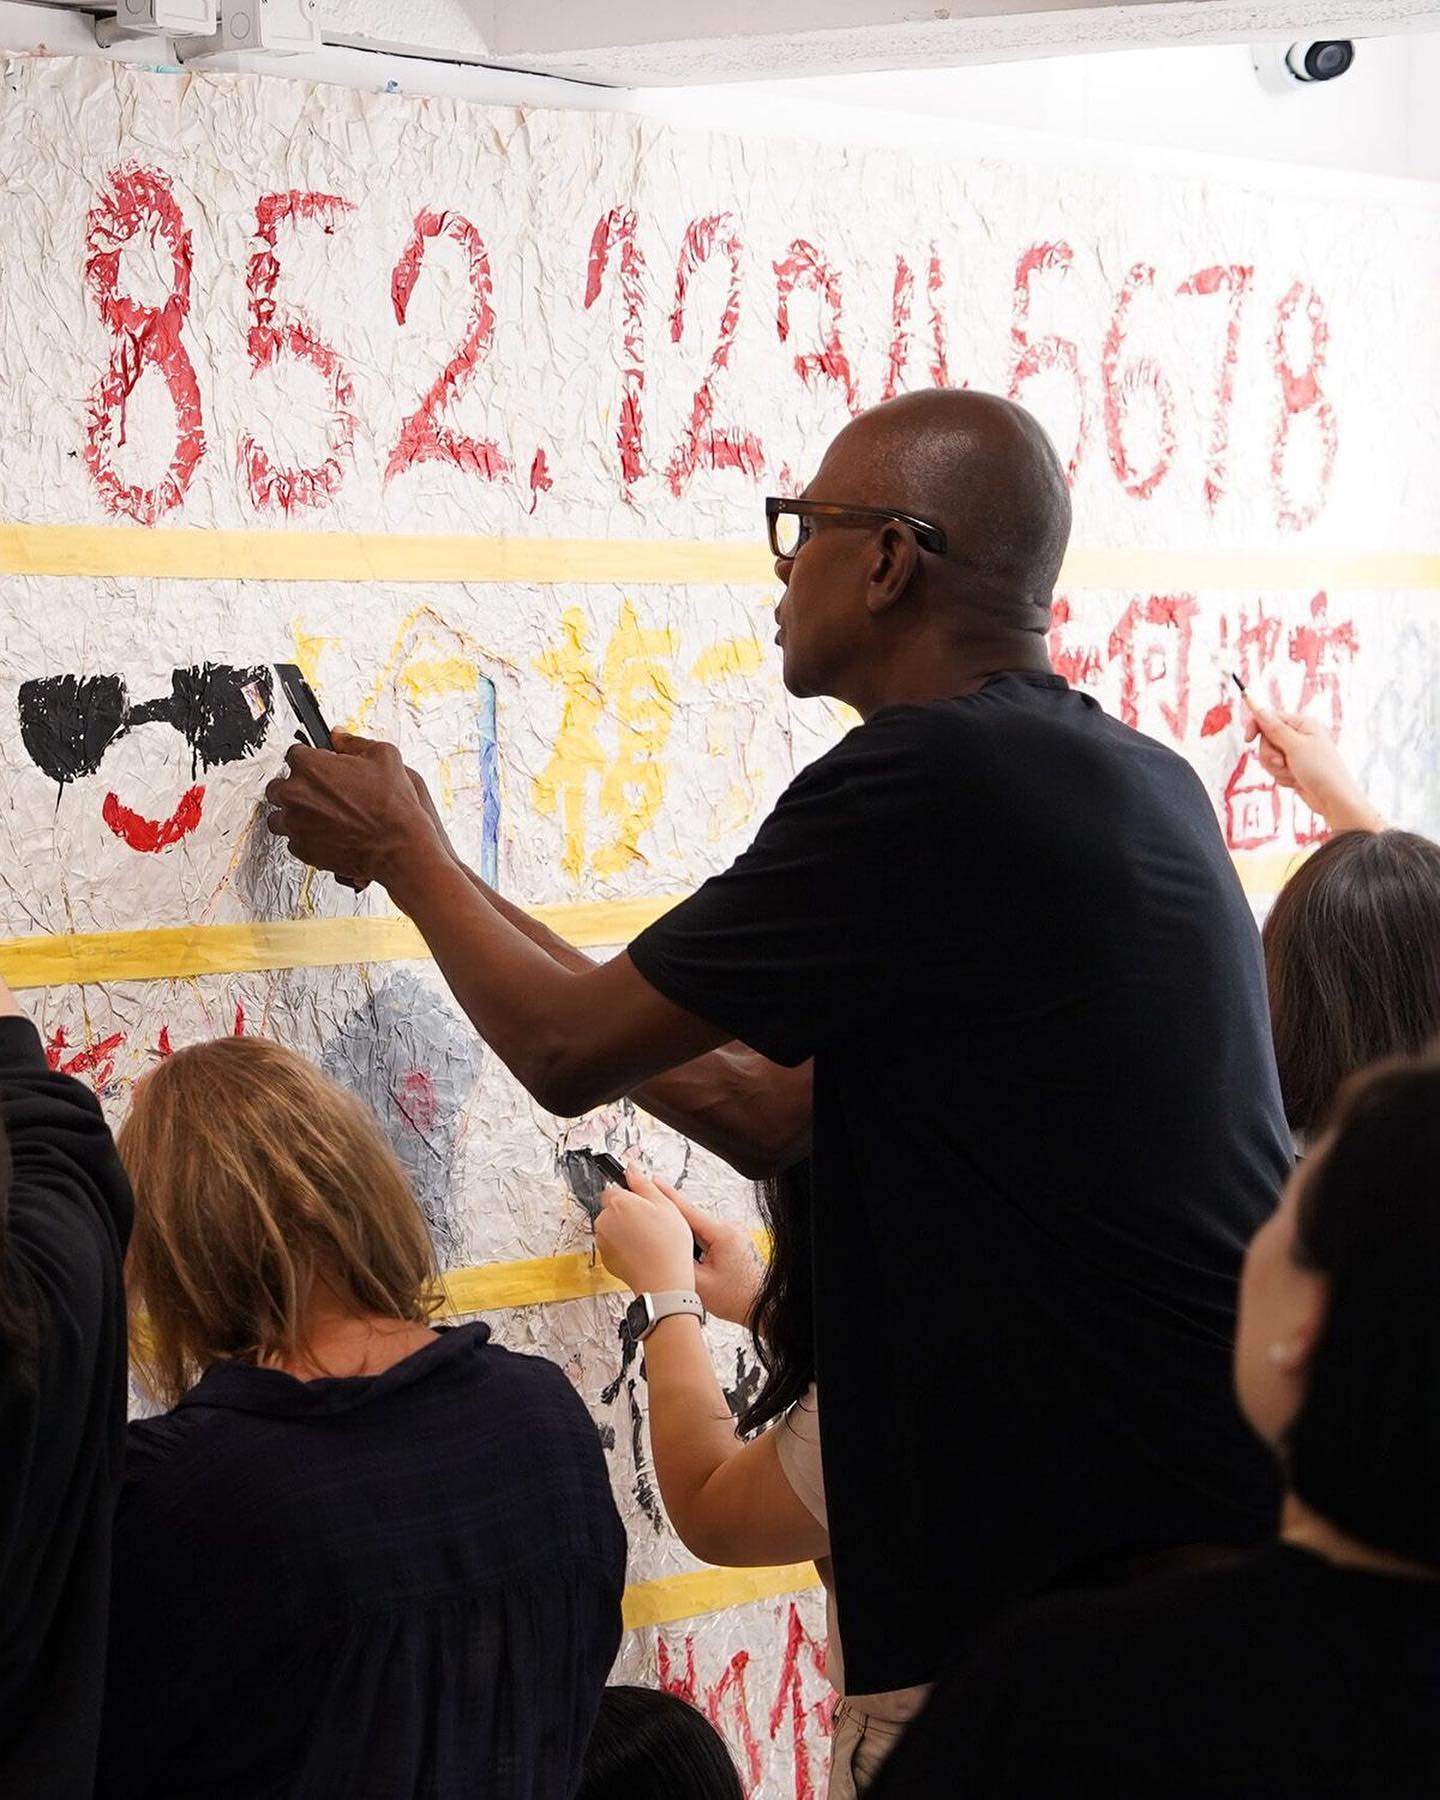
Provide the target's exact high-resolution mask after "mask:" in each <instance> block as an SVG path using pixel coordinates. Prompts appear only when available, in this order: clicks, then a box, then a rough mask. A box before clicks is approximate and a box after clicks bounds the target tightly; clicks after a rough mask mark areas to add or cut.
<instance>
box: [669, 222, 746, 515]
mask: <svg viewBox="0 0 1440 1800" xmlns="http://www.w3.org/2000/svg"><path fill="white" fill-rule="evenodd" d="M717 244H718V246H719V247H720V249H721V250H723V251H724V254H725V257H726V260H727V261H728V262H729V265H730V279H729V285H728V287H727V289H726V295H725V306H724V310H723V311H722V312H721V315H720V328H719V332H718V334H717V336H716V339H715V348H714V349H713V350H712V351H711V353H710V363H709V367H708V368H707V370H706V372H705V375H704V377H703V378H702V380H701V382H700V385H699V386H698V387H697V388H696V390H695V398H694V400H693V401H692V402H691V406H690V419H689V423H688V425H687V426H686V429H685V433H684V435H683V436H682V438H681V440H680V442H679V443H678V444H677V445H676V446H675V453H674V455H673V456H672V457H671V458H670V461H669V463H668V465H667V466H666V470H665V479H666V482H667V483H668V484H669V488H670V492H671V493H672V494H674V496H675V498H676V499H677V500H678V499H679V498H680V497H681V495H682V494H683V493H684V492H685V489H686V488H687V487H688V486H689V485H690V478H691V476H692V475H693V474H694V473H695V471H696V469H697V468H700V467H704V468H707V469H739V470H741V471H742V472H743V473H745V474H747V475H750V476H752V477H754V476H757V475H759V473H760V472H761V470H762V469H763V468H764V467H765V452H764V451H763V450H762V449H761V448H760V440H759V438H758V437H756V435H755V434H754V432H753V431H743V430H740V429H738V428H731V429H729V430H724V429H721V428H719V427H717V426H716V424H715V382H716V380H717V378H718V377H719V374H720V371H721V370H722V369H723V368H724V367H725V365H726V364H727V363H728V362H729V360H730V353H731V350H732V349H733V347H734V343H735V333H736V330H737V329H738V327H739V324H740V248H741V245H740V234H739V232H738V231H737V230H736V229H735V221H734V219H733V218H732V216H731V215H730V214H729V213H711V214H710V215H709V217H708V218H704V219H694V220H692V221H691V223H690V225H689V227H688V229H687V230H686V233H685V241H684V243H683V244H682V245H681V247H680V260H679V262H678V263H677V265H676V269H675V307H674V310H673V311H672V312H671V314H670V341H671V343H674V344H678V343H680V342H681V341H682V340H683V338H684V336H685V302H686V298H687V296H688V293H689V289H690V282H691V278H692V277H693V276H694V274H695V271H696V270H697V268H699V266H700V265H701V264H702V263H704V262H707V261H708V260H709V258H710V254H711V252H712V251H713V250H714V249H715V248H716V246H717Z"/></svg>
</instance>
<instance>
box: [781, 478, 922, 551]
mask: <svg viewBox="0 0 1440 1800" xmlns="http://www.w3.org/2000/svg"><path fill="white" fill-rule="evenodd" d="M816 519H833V520H834V521H835V522H836V524H839V525H865V524H869V523H872V522H873V521H874V520H876V519H890V520H893V521H894V522H895V523H896V524H898V525H908V526H909V527H910V529H911V530H912V531H913V532H914V533H915V541H916V543H918V544H919V546H920V548H921V549H922V550H933V551H934V553H935V554H936V556H943V555H944V554H945V551H946V549H947V548H948V545H949V539H948V538H947V537H946V536H945V532H944V529H943V527H941V526H939V525H932V524H931V522H930V521H929V520H928V519H917V518H916V517H915V515H914V514H913V513H907V512H897V511H896V509H895V508H894V507H893V506H842V505H840V504H839V503H838V502H836V501H833V500H785V499H782V498H781V497H780V496H778V495H776V494H772V495H770V497H769V498H768V499H767V500H766V502H765V522H766V524H767V525H768V526H769V527H770V551H771V554H772V555H774V556H779V557H784V558H785V559H786V560H787V561H788V560H789V558H790V557H792V556H798V555H799V553H800V550H801V548H802V546H803V545H804V544H805V542H806V540H807V539H808V538H809V536H810V534H811V532H812V531H813V530H814V524H813V521H814V520H816Z"/></svg>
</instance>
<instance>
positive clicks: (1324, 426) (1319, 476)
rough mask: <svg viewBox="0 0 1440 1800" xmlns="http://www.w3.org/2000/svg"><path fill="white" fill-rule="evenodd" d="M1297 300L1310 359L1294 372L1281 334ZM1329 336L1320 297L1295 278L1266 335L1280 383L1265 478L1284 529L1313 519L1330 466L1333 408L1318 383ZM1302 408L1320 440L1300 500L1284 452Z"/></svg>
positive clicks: (1333, 440)
mask: <svg viewBox="0 0 1440 1800" xmlns="http://www.w3.org/2000/svg"><path fill="white" fill-rule="evenodd" d="M1302 300H1303V301H1304V305H1305V310H1304V316H1305V321H1306V323H1307V324H1308V325H1309V327H1310V358H1309V361H1308V362H1307V363H1306V364H1305V366H1304V368H1303V369H1300V370H1299V371H1298V372H1297V370H1295V369H1294V368H1293V367H1292V366H1291V363H1290V360H1289V351H1288V349H1287V344H1286V339H1287V334H1288V330H1289V327H1290V324H1291V322H1292V321H1293V320H1294V319H1295V317H1296V314H1297V313H1298V312H1299V311H1300V304H1301V301H1302ZM1329 341H1330V327H1329V325H1328V324H1327V323H1326V321H1325V305H1324V302H1323V301H1322V300H1321V298H1320V296H1319V295H1318V294H1317V293H1316V292H1315V290H1314V288H1309V287H1306V285H1305V283H1304V282H1303V281H1297V282H1296V283H1295V284H1294V286H1293V287H1291V289H1290V291H1289V292H1288V293H1287V294H1286V295H1285V298H1284V299H1283V300H1282V301H1281V302H1280V307H1279V311H1278V312H1277V313H1276V316H1275V335H1274V337H1273V338H1272V339H1271V349H1272V351H1273V353H1274V357H1275V374H1276V376H1277V377H1278V379H1279V382H1280V422H1279V425H1278V426H1277V428H1276V432H1275V444H1274V448H1273V450H1272V451H1271V454H1270V479H1271V483H1272V485H1273V487H1274V490H1275V514H1276V518H1277V519H1278V521H1279V523H1280V524H1281V526H1283V527H1284V528H1285V529H1286V530H1288V531H1299V530H1300V528H1301V527H1302V526H1304V525H1308V524H1310V522H1311V521H1312V520H1313V519H1314V518H1315V516H1316V514H1317V513H1318V512H1319V511H1320V508H1321V505H1322V504H1323V503H1324V499H1325V495H1326V492H1327V490H1328V488H1329V486H1330V477H1331V475H1332V474H1333V473H1334V469H1335V449H1336V442H1337V437H1336V428H1335V413H1334V409H1333V408H1332V407H1331V405H1330V402H1329V401H1328V400H1327V399H1326V397H1325V395H1324V392H1323V391H1322V389H1321V386H1320V374H1321V371H1322V370H1323V369H1324V367H1325V355H1326V349H1327V347H1328V345H1329ZM1307 413H1309V414H1312V415H1313V417H1314V424H1315V432H1316V436H1317V438H1318V439H1319V442H1318V444H1317V446H1316V453H1317V461H1318V468H1317V471H1316V479H1315V484H1314V487H1313V489H1312V491H1311V494H1310V497H1309V498H1308V499H1300V498H1298V497H1297V496H1296V494H1295V493H1294V492H1293V490H1292V487H1291V479H1290V474H1289V456H1290V445H1291V433H1292V431H1293V430H1294V427H1295V423H1296V421H1297V420H1298V419H1300V418H1301V417H1303V416H1304V415H1305V414H1307Z"/></svg>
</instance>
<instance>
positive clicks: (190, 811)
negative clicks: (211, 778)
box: [100, 786, 205, 852]
mask: <svg viewBox="0 0 1440 1800" xmlns="http://www.w3.org/2000/svg"><path fill="white" fill-rule="evenodd" d="M204 799H205V789H204V787H203V786H197V787H192V788H189V789H187V791H186V793H185V795H184V797H183V798H182V799H181V801H180V804H179V805H178V806H177V807H176V808H175V810H174V812H173V813H171V815H170V817H169V818H168V819H147V818H146V817H145V815H144V813H138V812H132V811H131V810H130V808H129V807H128V806H124V805H122V804H121V801H120V797H119V795H118V794H107V795H106V796H105V802H104V804H103V805H102V807H101V808H100V816H101V818H102V819H104V821H105V823H106V824H107V825H108V826H109V827H110V829H111V830H112V831H113V832H114V833H115V835H116V837H118V838H119V839H120V840H121V841H122V842H123V843H126V844H128V845H129V846H130V848H131V849H132V850H144V851H147V852H153V851H156V850H168V849H169V848H170V846H171V844H178V843H179V842H180V840H181V838H183V837H184V836H185V834H186V833H187V832H190V831H193V830H194V829H195V827H196V826H197V825H198V824H199V823H200V809H201V806H202V804H203V803H204Z"/></svg>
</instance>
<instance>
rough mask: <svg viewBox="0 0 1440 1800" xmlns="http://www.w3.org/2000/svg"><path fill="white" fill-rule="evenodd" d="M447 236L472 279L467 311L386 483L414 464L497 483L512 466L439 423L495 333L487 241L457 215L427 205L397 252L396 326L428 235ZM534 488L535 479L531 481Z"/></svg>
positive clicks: (489, 443) (403, 432) (407, 426)
mask: <svg viewBox="0 0 1440 1800" xmlns="http://www.w3.org/2000/svg"><path fill="white" fill-rule="evenodd" d="M437 237H448V238H449V239H450V241H451V243H452V244H458V245H459V246H460V249H461V250H462V252H463V253H464V256H465V268H466V273H467V274H468V276H469V279H470V312H469V315H468V317H467V318H466V321H465V335H464V336H463V338H462V339H461V340H460V347H459V349H458V350H457V351H456V352H455V354H454V355H453V356H452V357H451V358H450V360H449V362H448V363H446V365H445V367H444V368H443V369H442V370H441V372H440V374H439V375H438V376H436V378H435V380H434V381H433V382H432V383H431V384H430V387H429V390H428V391H427V393H426V395H425V398H424V399H423V400H422V401H421V402H420V405H419V406H418V407H417V408H416V410H415V411H414V412H413V413H412V414H411V415H410V417H409V418H408V419H407V420H406V421H405V423H404V424H403V425H402V426H401V427H400V436H399V438H398V439H397V440H396V443H395V448H394V449H393V450H392V451H391V452H390V461H389V463H388V464H387V465H386V468H385V479H386V481H392V480H394V478H395V476H397V475H399V474H401V473H402V472H403V471H404V470H406V469H409V468H412V467H413V466H414V465H415V464H417V463H426V462H448V463H453V464H454V466H455V467H456V468H457V469H464V470H465V471H466V473H467V474H470V475H478V476H479V477H480V478H481V480H482V481H496V480H498V479H499V477H500V476H502V475H505V474H508V473H509V469H510V464H509V462H508V460H507V459H506V458H505V456H503V455H502V454H501V451H500V449H499V447H498V445H496V444H495V442H494V441H493V440H492V439H490V438H473V437H463V436H461V435H460V433H459V432H455V431H451V430H450V429H449V427H448V426H444V425H441V424H440V422H439V417H440V413H441V412H442V410H443V409H444V408H445V407H446V406H448V405H450V404H451V402H453V401H454V400H455V398H456V396H457V395H459V394H460V393H461V392H463V390H464V389H465V388H467V387H468V386H469V385H470V383H471V382H472V381H473V380H474V379H475V371H476V369H477V368H478V367H479V366H480V363H481V360H482V359H483V357H484V356H485V354H486V352H487V351H488V350H489V348H490V340H491V338H492V337H493V336H494V333H495V312H494V308H493V307H492V306H491V304H490V295H491V286H492V284H491V279H490V257H489V254H488V252H487V251H486V249H485V240H484V239H483V238H482V237H481V236H480V233H479V232H478V231H477V230H476V229H475V227H474V226H473V225H472V224H471V223H470V221H469V220H468V219H465V218H462V217H461V216H460V214H459V213H453V212H436V211H435V210H434V208H433V207H425V208H424V209H422V211H420V212H419V213H417V214H416V216H415V229H414V231H413V232H412V233H411V236H410V242H409V243H408V244H407V245H406V246H405V248H404V250H402V251H401V253H400V260H399V262H397V263H396V265H395V270H394V273H393V274H392V275H391V277H390V298H391V302H392V303H393V305H394V308H395V322H396V324H397V325H403V324H404V323H405V315H406V312H407V311H408V309H409V305H410V296H411V295H412V294H413V293H414V291H415V283H416V282H417V281H418V280H419V278H420V265H421V264H422V263H423V262H424V260H425V246H426V245H427V244H428V243H429V242H430V240H431V239H432V238H437ZM531 485H532V488H533V485H534V484H533V482H532V484H531Z"/></svg>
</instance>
